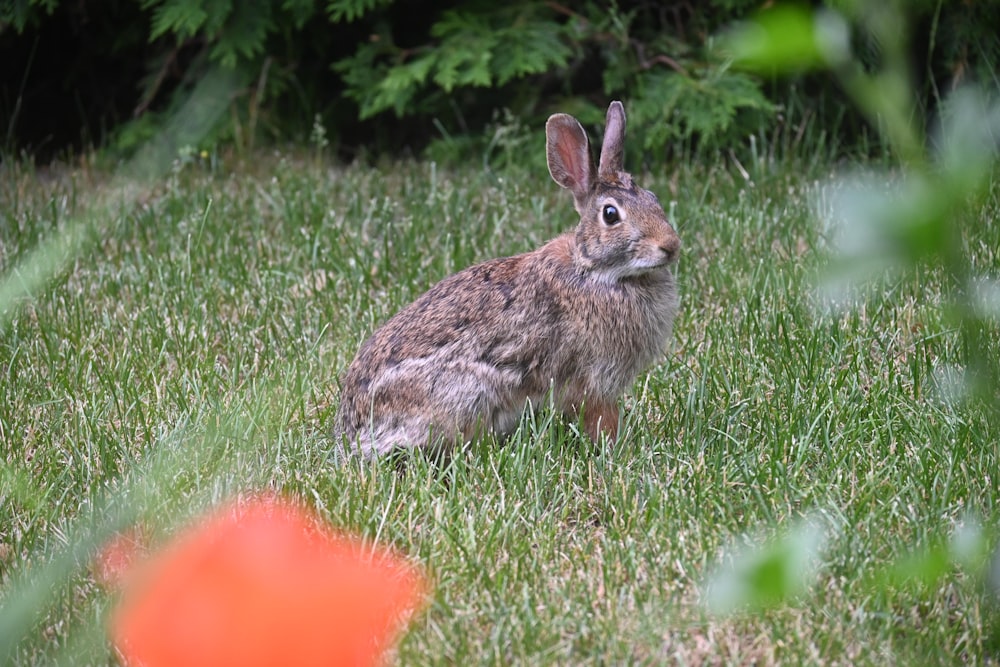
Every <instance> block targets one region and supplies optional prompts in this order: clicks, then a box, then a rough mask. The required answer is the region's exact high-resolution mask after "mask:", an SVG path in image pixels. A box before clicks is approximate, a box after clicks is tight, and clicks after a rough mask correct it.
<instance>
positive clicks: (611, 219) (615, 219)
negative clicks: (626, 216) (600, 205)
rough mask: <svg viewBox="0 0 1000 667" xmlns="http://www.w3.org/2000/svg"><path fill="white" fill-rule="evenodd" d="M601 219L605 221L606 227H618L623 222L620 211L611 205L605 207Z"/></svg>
mask: <svg viewBox="0 0 1000 667" xmlns="http://www.w3.org/2000/svg"><path fill="white" fill-rule="evenodd" d="M601 217H602V218H603V219H604V224H606V225H617V224H618V223H619V222H621V217H619V215H618V209H617V208H615V207H614V206H612V205H611V204H605V205H604V210H602V211H601Z"/></svg>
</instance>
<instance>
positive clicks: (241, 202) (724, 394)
mask: <svg viewBox="0 0 1000 667" xmlns="http://www.w3.org/2000/svg"><path fill="white" fill-rule="evenodd" d="M539 150H541V149H540V148H539ZM830 173H832V168H830V167H823V166H822V165H818V164H816V163H811V164H810V165H809V166H807V167H803V166H802V165H801V164H798V163H794V162H787V163H786V162H776V161H773V160H771V159H769V158H763V157H762V158H761V159H760V160H758V161H757V162H756V163H751V164H746V165H740V168H739V169H735V168H730V167H729V166H728V165H700V166H685V167H679V168H678V171H677V172H676V173H672V174H656V175H652V176H646V177H644V178H643V179H641V181H640V182H642V183H643V184H644V185H646V186H647V187H650V188H652V189H653V190H654V191H656V192H657V193H658V194H659V196H660V199H661V201H663V202H664V203H665V205H666V207H667V209H668V213H670V214H671V216H672V218H673V219H674V220H675V221H676V223H677V226H678V230H679V233H680V235H681V238H682V240H683V242H684V250H683V256H682V259H681V261H680V264H679V267H678V277H679V282H680V285H681V289H682V306H681V312H680V315H679V317H678V320H677V325H676V332H675V336H674V341H673V343H672V347H671V349H670V350H669V352H668V354H667V356H666V357H665V358H664V360H663V362H662V363H660V364H659V365H657V366H656V367H654V368H653V369H651V370H650V372H649V373H648V374H647V375H644V376H642V377H640V378H639V380H638V381H637V383H636V386H635V388H634V391H633V392H632V394H631V396H629V397H627V398H625V399H624V403H625V405H626V407H627V409H628V413H627V417H626V423H625V426H624V429H623V437H622V438H621V441H620V442H619V443H618V444H617V445H615V446H613V447H609V446H604V447H595V446H593V445H591V444H590V443H587V442H585V441H584V440H582V439H581V438H580V437H579V436H578V435H577V430H576V426H575V425H574V424H567V423H564V422H563V421H561V420H559V419H555V418H553V417H552V415H551V414H550V413H549V412H547V411H546V410H545V409H543V408H542V409H539V410H537V411H535V413H534V414H533V415H531V416H530V417H528V418H526V419H525V420H524V421H523V423H522V425H521V428H520V430H519V431H518V432H517V433H516V434H515V436H514V437H513V438H512V439H511V440H510V441H509V442H508V443H506V445H504V446H501V445H499V444H498V443H495V442H492V441H489V440H487V441H484V442H480V443H474V444H473V445H471V446H470V447H469V448H467V449H466V450H464V451H462V452H460V453H459V454H458V455H457V456H455V458H454V459H453V460H452V461H451V462H450V463H448V464H447V465H446V466H444V467H435V466H433V465H431V464H430V463H428V462H427V461H424V460H423V459H421V458H419V457H416V458H414V459H413V460H411V461H410V462H409V466H408V467H407V469H406V471H405V472H404V473H403V474H399V473H397V471H396V468H395V467H394V465H393V464H391V463H387V462H382V463H377V464H374V465H371V464H364V463H358V462H354V463H349V464H347V465H338V464H336V463H335V461H334V459H333V457H332V454H331V452H330V443H329V440H328V428H329V422H330V420H331V419H332V416H333V412H334V410H335V407H336V401H337V393H338V392H337V378H338V375H339V374H340V373H341V372H342V371H343V370H344V369H345V368H346V366H347V364H348V363H349V362H350V360H351V358H352V357H353V355H354V352H355V351H356V349H357V347H358V345H359V344H360V343H361V341H362V340H363V339H364V338H365V337H366V336H367V335H368V334H369V333H370V332H371V331H372V330H373V328H374V327H375V326H377V325H378V324H379V323H381V322H383V321H384V320H385V319H386V318H388V317H389V316H390V315H391V314H392V313H394V312H395V311H396V310H397V309H398V308H400V307H401V306H403V305H404V304H405V303H407V302H408V301H409V300H411V299H413V298H415V297H416V296H417V295H418V294H420V293H421V292H422V291H423V290H425V289H426V288H427V287H429V286H430V285H431V284H433V282H434V281H436V280H438V279H440V278H441V277H443V276H445V275H447V274H448V273H451V272H453V271H456V270H458V269H460V268H462V267H464V266H467V265H469V264H471V263H474V262H477V261H481V260H485V259H487V258H490V257H494V256H499V255H505V254H512V253H516V252H521V251H524V250H528V249H530V248H533V247H536V246H538V245H539V244H541V243H542V242H543V241H544V240H546V239H548V238H550V237H552V236H553V235H555V234H557V233H558V232H559V231H561V230H563V229H566V228H568V227H569V226H571V225H572V224H573V214H572V209H571V203H570V201H569V198H568V196H565V193H561V192H560V191H559V189H558V188H557V187H556V186H555V185H554V184H553V183H551V182H550V181H549V180H548V178H547V176H545V177H544V178H543V174H542V173H510V174H505V175H504V176H503V178H502V179H499V178H497V177H495V176H493V175H490V174H485V173H479V172H476V171H474V170H471V171H444V170H441V169H438V168H435V166H434V165H432V164H426V163H423V164H414V163H401V164H391V165H384V166H382V167H380V168H365V167H350V168H340V167H327V166H322V167H321V166H319V165H317V164H316V162H315V161H314V160H300V159H299V158H298V157H297V156H296V155H295V154H287V155H281V154H270V155H263V154H261V155H259V156H258V157H257V159H256V160H254V161H253V162H252V163H247V164H242V165H235V164H234V165H225V166H223V167H221V168H220V169H219V170H218V171H212V170H211V169H209V168H208V167H203V166H199V165H188V166H187V167H185V168H183V169H178V170H176V171H175V172H174V173H172V174H171V175H170V176H169V177H168V178H166V179H165V180H164V182H163V183H162V184H161V185H159V186H157V187H156V188H155V189H152V190H149V191H147V192H145V193H144V194H143V196H142V197H141V198H140V199H139V200H138V203H128V204H108V203H107V202H109V201H114V199H113V198H112V197H109V196H108V195H109V194H110V195H113V194H114V192H115V190H114V187H115V186H114V185H113V181H112V180H111V179H110V177H109V176H107V175H105V174H103V173H100V172H97V171H94V170H91V169H86V168H64V169H55V170H51V171H49V172H35V171H33V170H31V169H30V168H27V167H25V166H23V165H10V164H8V165H5V166H4V167H3V172H2V174H0V269H2V272H0V275H7V273H8V272H9V271H10V270H11V268H12V267H14V266H15V265H16V262H17V261H18V260H19V259H20V258H23V257H25V256H27V255H28V253H29V252H30V251H31V249H32V248H33V247H35V246H36V244H37V243H38V241H39V240H40V239H44V238H48V237H49V236H50V235H53V234H68V233H71V232H70V231H68V230H71V229H72V228H73V226H74V224H75V223H76V221H79V220H89V221H93V232H92V233H90V234H88V235H86V238H85V239H84V240H83V241H81V242H80V243H81V244H82V249H83V251H82V252H81V253H80V254H79V256H78V257H76V258H75V259H72V260H71V261H69V262H68V263H67V264H66V266H65V269H64V270H63V271H62V272H61V273H60V274H59V275H58V277H57V278H55V279H54V280H52V281H51V282H50V283H49V285H48V286H47V287H46V288H45V289H43V290H41V291H38V292H37V293H36V294H35V295H34V298H31V299H30V300H22V301H21V302H20V303H19V307H18V309H17V311H16V312H9V313H8V314H7V315H6V316H5V318H4V319H2V320H0V322H5V323H6V324H5V325H3V326H2V329H0V332H2V333H0V386H2V390H0V451H2V452H3V457H4V461H5V463H6V466H5V468H4V471H3V472H4V477H3V478H2V479H0V484H2V485H0V582H2V585H3V591H4V592H3V594H2V595H3V598H2V599H3V604H4V605H5V611H4V613H5V614H8V620H9V619H11V618H14V611H16V609H15V607H16V603H17V602H18V601H19V600H21V601H23V600H27V599H28V591H35V592H36V593H38V595H39V596H40V597H39V600H41V602H39V603H38V604H37V605H36V606H39V607H41V608H42V610H43V611H42V613H41V614H40V615H38V616H32V615H31V614H27V615H26V616H24V617H23V618H25V619H28V620H27V621H25V622H30V623H31V625H30V630H29V631H28V632H27V636H26V638H25V639H24V641H21V642H20V643H18V644H17V645H16V647H15V648H14V653H13V654H12V656H11V657H12V660H13V662H14V663H15V664H34V663H49V662H67V663H74V664H85V663H98V664H101V663H108V662H113V661H114V660H113V657H112V655H111V652H110V649H109V647H108V646H107V643H106V641H105V640H104V638H103V632H102V628H103V623H104V619H105V617H106V614H107V613H108V610H109V609H110V607H111V605H112V604H113V602H114V596H113V594H112V593H110V592H108V591H107V590H105V589H103V588H101V586H100V585H98V583H97V582H96V577H95V575H94V573H93V571H92V569H91V568H89V567H88V557H87V556H86V551H87V548H88V547H92V546H93V545H94V544H96V543H99V542H100V541H101V540H102V539H104V537H106V535H107V534H109V533H110V531H112V530H114V529H115V528H117V527H120V526H123V525H128V524H131V523H134V522H138V523H139V524H141V525H142V526H144V527H145V529H146V530H148V531H149V533H150V534H151V535H152V539H153V540H154V541H155V540H158V539H161V538H163V537H165V536H167V535H169V533H170V532H171V531H172V530H174V529H176V528H177V527H178V526H181V525H183V524H184V523H185V522H186V521H188V520H190V519H191V517H193V516H195V515H196V514H198V513H199V512H200V511H202V510H203V509H204V508H205V507H207V506H209V505H212V504H214V503H218V502H220V501H221V500H223V499H225V498H228V497H230V496H232V495H234V494H238V493H245V492H251V491H256V490H277V491H280V492H283V493H289V494H295V495H296V496H299V497H301V498H303V499H305V500H306V501H307V502H308V503H309V504H310V505H312V506H313V507H315V508H316V509H317V510H318V511H319V512H320V513H321V514H322V515H323V516H325V517H327V518H328V519H329V520H330V521H331V522H333V523H334V524H336V525H338V526H343V527H346V528H349V529H351V530H354V531H356V532H358V533H360V534H362V535H364V536H366V537H369V538H373V539H377V540H379V541H380V542H384V543H388V544H391V545H394V546H395V547H396V548H397V549H399V550H400V551H401V552H403V553H405V554H407V555H408V556H409V557H411V558H412V559H413V560H414V561H416V562H418V563H420V564H421V565H422V566H423V567H425V568H426V570H427V572H428V574H429V576H430V577H431V579H432V581H433V583H434V586H435V588H434V594H433V600H432V602H431V604H430V606H429V608H428V609H427V611H426V613H424V614H423V615H422V616H420V617H419V618H418V619H417V620H416V621H415V623H414V624H413V625H412V627H411V630H410V632H409V633H408V634H407V635H406V636H405V638H404V639H403V641H402V643H401V645H400V647H399V653H398V659H399V662H400V663H401V664H458V663H462V664H510V663H514V664H613V663H618V664H630V663H638V664H642V663H666V664H695V665H697V664H747V663H755V664H777V663H785V664H799V663H811V664H871V665H876V664H878V665H881V664H893V663H895V664H913V663H915V662H916V663H921V664H941V663H944V664H949V663H972V664H984V663H990V664H996V662H997V658H998V655H1000V649H998V637H997V632H996V627H997V626H996V611H995V610H994V609H993V608H992V607H991V605H990V603H989V593H987V592H985V591H986V589H985V588H984V585H983V579H982V577H981V576H980V575H979V574H978V572H977V571H976V570H968V569H962V568H958V567H947V568H945V571H944V573H943V575H941V576H939V577H937V578H935V579H933V581H932V583H931V584H921V583H919V582H915V581H908V580H906V581H901V582H899V583H894V584H890V583H886V582H888V581H890V580H891V575H892V573H893V572H897V571H900V567H901V565H900V564H901V563H902V564H905V563H906V562H907V559H908V558H912V557H913V554H921V553H925V552H926V551H927V550H928V549H933V548H934V545H936V544H941V543H946V542H947V540H948V538H949V536H950V535H952V534H953V533H954V532H955V530H956V528H957V527H959V526H961V525H963V524H967V523H969V522H970V521H971V519H970V517H976V518H977V519H978V521H980V522H981V523H982V525H984V526H986V527H987V529H992V527H994V526H996V525H997V520H998V518H1000V508H998V506H997V499H998V491H997V488H998V480H997V475H998V470H1000V460H998V451H997V444H996V442H997V436H998V433H997V431H996V428H995V420H994V419H993V417H992V415H991V414H990V413H989V412H988V411H987V410H983V409H980V408H976V407H975V406H969V405H963V404H961V403H957V402H954V401H949V400H947V392H946V391H945V389H946V386H945V385H946V383H944V382H943V381H942V378H946V376H947V374H946V371H947V369H949V368H952V367H954V366H957V365H959V364H961V362H962V351H961V341H960V337H959V335H958V333H957V332H956V331H955V330H954V325H953V324H952V323H951V321H950V320H949V319H948V316H947V315H948V314H947V310H946V308H945V307H944V304H945V301H946V299H945V297H944V290H945V285H946V281H945V280H944V278H943V277H942V276H941V275H938V274H937V273H936V272H934V271H930V270H928V271H920V272H917V273H916V274H915V275H911V276H909V277H905V278H902V279H893V280H889V279H887V280H886V281H884V282H882V283H880V284H879V285H877V286H875V287H871V288H870V289H868V290H867V291H866V293H865V295H864V296H865V298H864V300H863V301H862V302H861V303H860V305H859V306H858V307H856V308H852V309H849V310H845V311H842V312H840V311H837V312H830V311H828V310H825V309H824V308H823V304H822V303H821V302H820V301H819V299H818V297H817V296H816V292H815V290H814V289H813V286H814V285H815V282H816V279H817V276H818V275H820V273H821V267H822V265H823V263H824V261H825V257H826V254H825V253H826V250H825V245H826V243H825V238H824V234H823V233H822V231H821V230H820V229H819V228H818V227H817V225H816V224H815V222H814V221H813V220H812V217H811V214H810V211H811V207H812V202H813V201H814V200H815V199H816V194H817V192H818V190H819V188H820V187H821V186H820V185H819V183H820V181H821V180H822V179H823V178H825V177H826V176H828V175H829V174H830ZM987 199H988V201H986V202H984V205H983V208H982V211H981V216H980V219H981V222H982V224H981V225H976V226H973V227H972V228H971V231H970V232H969V235H968V238H967V239H966V243H967V246H968V248H969V253H970V258H971V260H972V262H973V263H974V264H975V265H976V266H977V268H978V269H979V270H980V271H982V272H984V273H987V274H995V273H996V272H997V270H998V268H1000V267H998V266H997V258H996V253H995V249H996V248H997V247H1000V231H998V230H1000V225H998V224H997V222H998V221H997V210H998V209H1000V206H998V204H1000V186H996V185H995V186H994V187H993V188H992V190H991V191H990V193H989V196H988V198H987ZM809 517H811V519H812V520H813V521H816V522H818V524H817V525H820V526H821V527H822V531H823V533H824V534H825V535H826V539H825V542H824V546H823V547H822V549H821V550H820V551H819V552H818V555H817V556H816V559H815V560H816V561H817V562H816V563H815V564H816V565H817V566H818V570H816V572H815V574H814V576H813V577H812V578H811V579H810V580H809V582H808V585H807V586H806V588H805V589H804V590H803V591H802V592H801V593H799V594H797V595H794V596H793V597H792V599H790V600H789V601H787V602H785V603H783V604H779V605H776V606H773V607H769V608H765V609H763V610H760V611H756V612H752V613H751V612H738V613H735V614H732V615H719V614H714V613H711V612H710V611H709V609H708V608H707V607H706V604H705V603H706V598H707V593H706V582H708V581H710V580H712V579H713V577H714V576H715V574H714V573H716V572H719V571H726V570H727V564H733V563H735V566H736V567H739V566H740V563H741V562H742V561H741V559H744V560H745V559H746V558H748V556H741V555H740V554H741V553H744V551H745V550H749V553H750V554H755V553H760V552H761V549H766V548H767V547H762V545H766V544H770V543H771V542H769V541H770V540H778V543H779V544H780V543H781V540H782V539H783V537H782V536H784V535H787V534H789V532H790V533H791V534H792V535H795V534H796V530H798V528H796V527H797V526H800V525H801V521H802V520H803V518H809ZM67 545H70V546H74V545H77V546H78V548H77V549H76V550H73V549H70V550H69V551H67ZM79 545H82V546H79ZM892 581H895V580H892ZM39 582H41V583H39ZM33 585H35V586H36V587H35V588H33V587H32V586H33ZM39 591H41V592H39ZM19 596H20V597H19ZM46 596H48V597H46ZM26 604H27V603H26ZM28 606H29V607H30V606H31V605H28ZM11 623H13V622H12V621H11ZM4 627H6V629H8V630H10V628H11V627H13V626H12V625H10V624H8V625H7V626H4V625H3V622H2V621H0V629H2V628H4ZM25 627H28V626H25ZM12 636H15V635H13V634H8V635H7V638H8V639H7V640H5V641H9V638H10V637H12ZM0 639H3V635H2V633H0ZM0 646H2V642H0Z"/></svg>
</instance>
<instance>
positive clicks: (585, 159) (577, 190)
mask: <svg viewBox="0 0 1000 667" xmlns="http://www.w3.org/2000/svg"><path fill="white" fill-rule="evenodd" d="M545 156H546V158H547V159H548V163H549V173H550V174H552V180H554V181H555V182H556V183H558V184H559V185H560V186H562V187H564V188H566V189H567V190H569V191H570V192H572V193H573V199H574V200H575V201H576V207H577V210H578V211H579V210H580V208H581V206H582V205H583V202H584V201H586V199H587V197H588V196H589V195H590V189H591V187H593V184H594V177H595V172H594V159H593V157H591V155H590V142H589V141H588V140H587V133H586V132H584V130H583V126H582V125H580V122H579V121H578V120H577V119H576V118H573V117H572V116H569V115H567V114H564V113H557V114H554V115H552V116H550V117H549V120H548V122H547V123H545Z"/></svg>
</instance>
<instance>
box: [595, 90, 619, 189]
mask: <svg viewBox="0 0 1000 667" xmlns="http://www.w3.org/2000/svg"><path fill="white" fill-rule="evenodd" d="M624 162H625V107H623V106H622V103H621V102H619V101H618V100H615V101H614V102H612V103H611V105H610V106H609V107H608V118H607V123H606V125H605V127H604V143H603V144H602V145H601V164H600V167H599V168H598V170H597V173H598V174H600V176H601V177H602V178H603V177H604V176H606V175H614V174H615V173H617V172H619V171H624Z"/></svg>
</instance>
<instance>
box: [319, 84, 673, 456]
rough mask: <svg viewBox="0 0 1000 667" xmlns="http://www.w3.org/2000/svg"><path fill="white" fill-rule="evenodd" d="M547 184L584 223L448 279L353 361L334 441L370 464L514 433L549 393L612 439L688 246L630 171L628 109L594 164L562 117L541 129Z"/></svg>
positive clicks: (658, 338) (611, 119) (594, 433)
mask: <svg viewBox="0 0 1000 667" xmlns="http://www.w3.org/2000/svg"><path fill="white" fill-rule="evenodd" d="M545 136H546V143H545V150H546V156H547V158H548V164H549V173H551V174H552V178H553V179H554V180H555V182H556V183H558V184H559V185H560V186H562V187H564V188H566V189H567V190H569V191H570V192H572V193H573V199H574V201H575V203H576V210H577V212H578V213H579V214H580V224H579V225H577V227H576V229H575V230H574V231H572V232H568V233H566V234H563V235H561V236H559V237H557V238H555V239H553V240H551V241H549V242H548V243H546V244H545V245H543V246H542V247H541V248H539V249H537V250H535V251H533V252H529V253H525V254H523V255H516V256H514V257H504V258H501V259H494V260H491V261H488V262H485V263H483V264H477V265H476V266H472V267H469V268H467V269H465V270H464V271H460V272H458V273H456V274H454V275H451V276H449V277H447V278H445V279H444V280H442V281H441V282H439V283H438V284H437V285H435V286H434V287H432V288H431V289H430V290H428V291H427V292H426V293H425V294H424V295H423V296H421V297H420V298H418V299H417V300H416V301H414V302H413V303H411V304H410V305H408V306H407V307H405V308H403V310H401V311H399V312H398V313H397V314H396V315H395V316H393V317H392V318H391V319H390V320H389V321H388V322H386V323H385V324H384V325H383V326H382V327H381V328H379V329H378V330H377V331H376V332H375V333H374V334H373V335H372V336H371V337H370V338H369V339H368V340H367V341H365V343H364V344H363V345H362V346H361V349H360V350H359V351H358V355H357V357H356V358H355V359H354V361H353V362H352V363H351V365H350V367H349V368H348V369H347V373H346V374H345V375H344V378H343V383H342V393H341V400H340V407H339V409H338V410H337V416H336V419H335V425H334V436H335V437H336V439H337V441H338V442H340V443H344V442H345V441H346V444H347V446H348V447H349V448H351V449H353V450H355V451H360V452H361V453H362V454H364V455H366V456H373V455H376V454H382V453H385V452H388V451H390V450H393V449H395V448H398V447H419V446H441V447H446V448H447V447H449V446H451V445H454V444H456V443H460V442H465V441H468V440H470V439H472V438H473V437H475V436H476V435H477V433H480V432H482V431H484V430H486V431H493V432H496V433H500V434H507V433H509V432H511V431H512V430H513V429H514V428H515V427H516V426H517V423H518V419H519V418H520V415H521V413H522V412H523V411H524V409H525V407H526V405H527V403H528V402H529V401H530V402H532V403H533V404H539V403H540V402H542V401H544V400H545V399H546V397H547V396H548V392H549V391H551V392H552V399H553V401H554V404H555V405H556V406H558V407H559V408H560V409H561V410H563V411H564V412H565V413H567V414H568V415H570V416H577V415H579V413H580V411H581V410H582V411H583V422H584V426H585V428H586V431H587V434H588V435H589V436H590V437H591V438H592V439H593V440H594V441H595V442H596V441H597V440H598V438H599V436H600V434H601V433H602V432H603V433H604V434H605V435H606V436H607V437H608V438H610V439H614V438H615V437H617V433H618V418H619V415H618V404H617V401H618V397H619V396H620V395H621V394H622V393H623V392H624V391H625V390H627V389H628V388H629V386H630V385H631V384H632V382H634V381H635V378H636V376H637V375H638V374H639V373H640V372H642V371H643V370H645V369H646V368H647V367H648V366H649V365H650V364H652V363H653V362H654V361H655V360H656V359H657V358H658V357H659V356H660V355H661V354H662V353H663V351H664V347H665V344H666V339H667V338H668V337H669V336H670V332H671V329H672V327H673V321H674V315H675V314H676V312H677V290H676V286H675V282H674V276H673V273H672V272H671V269H670V266H671V264H672V263H673V262H674V261H675V260H676V258H677V254H678V251H679V249H680V239H679V238H678V236H677V233H676V232H675V231H674V228H673V227H672V226H671V225H670V223H669V222H668V221H667V219H666V216H665V215H664V213H663V208H662V206H660V202H659V201H657V199H656V196H655V195H653V194H652V193H651V192H649V191H647V190H643V189H642V188H640V187H638V186H637V185H636V184H635V182H634V181H633V180H632V176H631V175H629V174H627V173H625V172H624V171H623V170H622V158H623V148H624V142H625V109H624V107H622V104H621V102H617V101H616V102H612V103H611V106H609V107H608V115H607V127H606V128H605V132H604V143H603V145H602V147H601V156H600V162H599V165H598V167H597V169H596V170H595V169H594V162H593V157H592V156H591V153H590V144H589V143H588V141H587V134H586V132H584V129H583V127H582V126H581V125H580V123H579V122H578V121H577V120H576V119H575V118H573V117H572V116H568V115H566V114H555V115H553V116H551V117H550V118H549V120H548V122H547V123H546V124H545Z"/></svg>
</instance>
